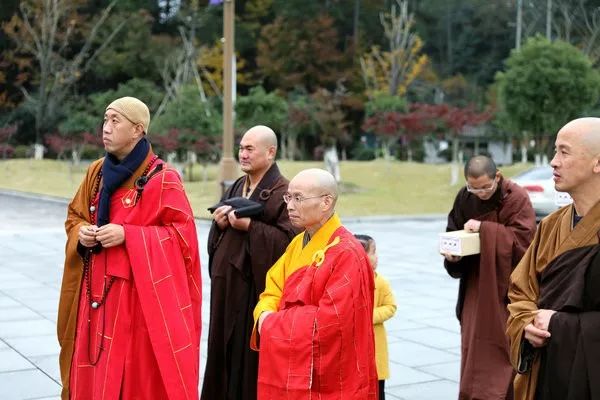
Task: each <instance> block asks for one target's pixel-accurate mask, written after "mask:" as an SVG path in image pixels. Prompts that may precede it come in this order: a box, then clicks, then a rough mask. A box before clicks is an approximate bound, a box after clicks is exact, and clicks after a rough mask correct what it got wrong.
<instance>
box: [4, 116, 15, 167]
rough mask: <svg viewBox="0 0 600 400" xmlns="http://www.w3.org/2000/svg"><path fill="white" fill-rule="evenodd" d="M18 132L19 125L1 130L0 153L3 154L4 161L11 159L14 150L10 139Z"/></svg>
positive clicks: (8, 126)
mask: <svg viewBox="0 0 600 400" xmlns="http://www.w3.org/2000/svg"><path fill="white" fill-rule="evenodd" d="M16 131H17V125H16V124H13V125H7V126H3V127H1V128H0V152H1V153H2V159H3V160H5V159H6V158H7V157H9V156H10V155H11V154H12V153H13V151H14V148H13V147H12V146H11V144H10V139H11V138H12V136H13V135H14V134H15V132H16Z"/></svg>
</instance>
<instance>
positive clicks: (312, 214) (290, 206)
mask: <svg viewBox="0 0 600 400" xmlns="http://www.w3.org/2000/svg"><path fill="white" fill-rule="evenodd" d="M287 196H289V197H288V200H286V203H287V210H288V216H289V218H290V222H291V223H292V225H294V226H295V227H299V228H303V229H306V231H307V232H309V234H310V235H312V234H313V233H314V232H316V231H317V230H318V229H319V227H321V226H323V224H324V223H325V222H327V220H329V218H331V216H332V215H333V214H334V213H335V203H336V201H337V197H338V188H337V182H336V181H335V178H334V177H333V175H331V174H330V173H329V172H327V171H325V170H324V169H318V168H311V169H305V170H304V171H300V172H299V173H298V174H297V175H296V176H295V177H294V178H293V179H292V180H291V181H290V184H289V185H288V193H287Z"/></svg>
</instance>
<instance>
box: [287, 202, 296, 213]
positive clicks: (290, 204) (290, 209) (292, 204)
mask: <svg viewBox="0 0 600 400" xmlns="http://www.w3.org/2000/svg"><path fill="white" fill-rule="evenodd" d="M286 208H287V210H288V212H290V211H294V210H295V209H294V199H290V201H288V202H287V204H286Z"/></svg>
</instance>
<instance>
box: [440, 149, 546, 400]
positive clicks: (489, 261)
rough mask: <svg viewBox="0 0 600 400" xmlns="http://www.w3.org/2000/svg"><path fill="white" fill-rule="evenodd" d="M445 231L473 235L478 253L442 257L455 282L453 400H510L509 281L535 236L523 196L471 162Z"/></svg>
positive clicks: (482, 161) (490, 169)
mask: <svg viewBox="0 0 600 400" xmlns="http://www.w3.org/2000/svg"><path fill="white" fill-rule="evenodd" d="M465 179H466V180H467V185H466V187H464V188H462V189H461V190H460V191H459V192H458V195H457V196H456V200H455V201H454V206H453V208H452V211H450V214H449V215H448V226H447V231H456V230H460V229H465V230H466V231H468V232H479V239H480V249H481V251H480V254H475V255H469V256H465V257H462V258H461V257H458V256H453V255H449V254H445V255H444V256H445V261H444V267H445V268H446V270H447V271H448V274H449V275H450V276H452V277H453V278H460V285H459V293H458V302H457V305H456V315H457V317H458V320H459V321H460V326H461V370H460V388H459V396H458V398H459V399H461V400H462V399H464V400H467V399H469V400H470V399H473V400H475V399H486V400H492V399H493V400H496V399H498V400H499V399H512V398H513V397H512V395H513V393H512V380H513V376H514V373H513V369H512V366H511V365H510V360H509V354H508V350H509V348H508V339H507V337H506V335H505V330H506V318H507V316H508V312H507V310H506V305H507V303H508V301H507V297H506V295H507V291H508V283H509V276H510V274H511V272H512V270H513V268H514V267H515V266H516V265H517V263H518V262H519V260H520V259H521V257H522V256H523V254H524V253H525V250H526V249H527V246H529V243H530V242H531V239H532V237H533V235H534V232H535V212H534V210H533V207H532V206H531V202H530V200H529V196H528V195H527V192H526V191H525V190H524V189H523V188H521V187H520V186H518V185H517V184H515V183H513V182H512V181H510V180H509V179H506V178H503V177H502V175H501V174H500V172H499V171H498V170H497V168H496V165H495V163H494V161H493V160H492V159H491V158H489V157H486V156H475V157H472V158H471V159H470V160H469V161H468V162H467V163H466V165H465Z"/></svg>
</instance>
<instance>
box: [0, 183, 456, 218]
mask: <svg viewBox="0 0 600 400" xmlns="http://www.w3.org/2000/svg"><path fill="white" fill-rule="evenodd" d="M0 195H5V196H12V197H20V198H22V199H29V200H38V201H47V202H50V203H56V204H65V205H66V204H69V202H70V201H71V200H70V199H67V198H65V197H58V196H49V195H44V194H39V193H30V192H21V191H18V190H9V189H0ZM447 217H448V215H447V214H414V215H410V214H408V215H371V216H362V217H361V216H359V217H342V222H344V223H349V224H356V223H360V222H366V223H369V222H400V221H435V220H440V219H443V220H445V219H446V218H447ZM195 219H196V221H199V222H208V223H210V222H211V219H210V218H206V217H195Z"/></svg>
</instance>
